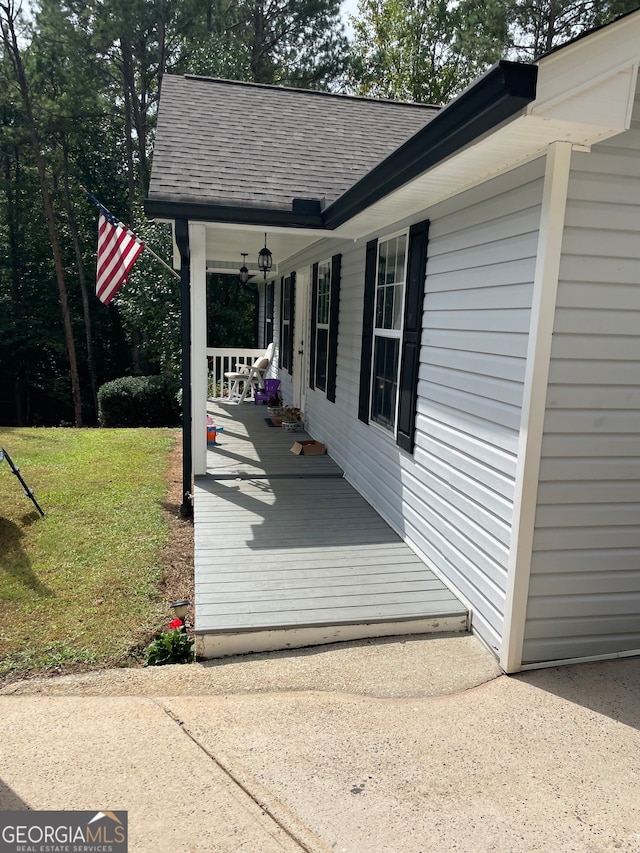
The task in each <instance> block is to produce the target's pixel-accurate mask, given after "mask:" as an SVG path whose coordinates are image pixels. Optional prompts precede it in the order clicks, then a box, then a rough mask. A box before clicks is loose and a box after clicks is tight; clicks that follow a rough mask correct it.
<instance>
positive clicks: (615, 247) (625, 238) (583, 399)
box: [523, 99, 640, 663]
mask: <svg viewBox="0 0 640 853" xmlns="http://www.w3.org/2000/svg"><path fill="white" fill-rule="evenodd" d="M634 119H635V120H634V122H633V124H632V128H631V130H630V131H629V132H627V133H625V134H622V135H621V136H619V137H617V138H614V139H613V140H611V141H609V142H608V143H606V144H602V145H598V146H596V147H595V148H594V149H593V151H592V153H591V154H574V158H573V161H572V171H571V180H570V185H569V199H568V206H567V217H566V226H565V234H564V240H563V255H562V263H561V269H560V281H559V288H558V300H557V309H556V319H555V325H554V340H553V346H552V352H551V365H550V376H549V388H548V395H547V404H546V414H545V426H544V438H543V444H542V460H541V471H540V485H539V493H538V510H537V513H536V530H535V536H534V548H533V557H532V568H531V580H530V592H529V606H528V610H527V623H526V630H525V644H524V655H523V660H524V662H525V663H526V662H538V661H548V660H561V659H565V658H573V657H581V656H589V655H598V654H611V653H616V652H621V651H628V650H632V649H637V648H640V334H639V330H640V103H639V102H638V99H636V106H635V111H634Z"/></svg>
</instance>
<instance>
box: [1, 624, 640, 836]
mask: <svg viewBox="0 0 640 853" xmlns="http://www.w3.org/2000/svg"><path fill="white" fill-rule="evenodd" d="M0 694H1V695H0V808H1V809H3V810H9V809H77V810H79V809H92V810H96V809H101V810H119V809H125V810H127V811H128V818H129V839H130V840H129V850H130V851H132V853H165V851H166V852H167V853H169V851H171V853H175V851H176V850H179V851H193V853H196V851H198V853H199V851H203V853H204V851H207V853H237V851H247V853H271V852H272V851H291V852H292V853H293V852H294V851H296V853H299V851H309V853H316V851H318V853H319V852H320V851H322V853H327V851H338V853H382V851H392V853H440V852H441V851H442V853H449V851H505V853H506V851H509V852H510V853H512V852H513V853H520V851H522V853H532V851H545V853H563V852H564V851H576V853H585V851H594V853H595V851H618V850H622V851H640V784H639V780H640V732H639V728H640V660H639V659H629V658H627V659H622V660H618V661H614V662H606V663H598V664H583V665H578V666H572V667H559V668H556V669H548V670H539V671H535V672H530V673H528V674H524V675H520V676H517V677H506V676H503V675H500V674H499V670H498V669H497V666H496V664H495V661H494V660H493V658H492V656H491V655H490V654H489V653H488V652H487V651H486V650H485V649H484V647H483V646H481V645H480V643H479V642H478V641H476V640H475V638H473V637H470V636H452V637H421V638H403V639H402V640H387V641H380V642H373V641H371V642H360V643H354V644H351V645H341V646H334V647H325V648H315V649H309V650H300V651H297V652H290V653H283V652H280V653H272V654H265V655H258V656H250V657H246V658H235V659H228V660H226V661H216V662H211V663H210V664H203V665H201V664H193V665H191V666H187V667H162V668H159V669H155V670H125V671H123V670H116V671H107V672H103V673H90V674H85V675H81V676H70V677H66V678H58V679H49V680H46V681H38V682H22V683H19V684H14V685H11V686H9V687H7V688H5V689H4V690H3V691H0Z"/></svg>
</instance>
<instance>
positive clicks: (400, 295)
mask: <svg viewBox="0 0 640 853" xmlns="http://www.w3.org/2000/svg"><path fill="white" fill-rule="evenodd" d="M428 242H429V220H428V219H425V220H423V221H422V222H417V223H416V224H415V225H412V226H411V228H410V229H409V234H408V235H407V234H400V235H397V236H394V237H388V238H386V239H385V240H381V241H378V240H369V242H368V243H367V249H366V255H365V275H364V310H363V315H362V352H361V355H360V395H359V401H358V418H359V419H360V420H361V421H363V422H364V423H367V424H368V423H369V422H370V421H372V422H374V423H376V424H378V425H379V426H381V427H383V428H384V429H387V430H389V432H392V433H394V434H395V437H396V442H397V444H398V445H399V447H401V448H402V449H403V450H406V451H408V452H409V453H412V452H413V448H414V443H415V425H416V412H417V405H418V374H419V370H420V341H421V335H422V312H423V307H424V288H425V276H426V267H427V246H428Z"/></svg>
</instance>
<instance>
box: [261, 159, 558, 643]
mask: <svg viewBox="0 0 640 853" xmlns="http://www.w3.org/2000/svg"><path fill="white" fill-rule="evenodd" d="M543 175H544V162H543V161H542V160H540V161H535V162H532V163H529V164H527V165H525V166H523V167H521V168H519V169H517V170H515V171H514V172H511V173H510V174H505V175H501V176H499V177H497V178H494V179H493V180H491V181H489V182H486V183H484V184H482V185H480V186H477V187H475V188H473V189H471V190H469V191H467V192H465V193H463V194H461V195H459V196H457V197H455V198H454V199H451V200H449V201H447V202H445V203H443V204H440V205H438V206H436V207H434V208H433V209H431V210H425V211H424V212H423V213H422V214H421V215H420V216H417V217H413V218H412V219H411V220H410V221H407V222H405V223H394V224H393V225H391V226H390V227H389V228H388V229H386V230H385V231H384V232H381V233H380V234H375V235H368V238H370V237H374V236H375V237H380V238H384V237H385V236H386V235H387V234H392V233H396V232H397V231H398V230H400V229H401V228H403V227H404V226H408V225H409V224H411V223H413V222H414V221H420V220H421V219H425V218H428V219H430V222H431V225H430V236H429V247H428V259H427V279H426V289H425V301H424V320H423V337H422V349H421V360H420V375H419V386H418V405H417V433H416V447H415V450H414V453H413V455H410V454H407V453H405V452H404V451H402V450H400V449H399V448H398V446H397V445H396V443H395V440H394V439H393V437H392V436H391V434H390V433H388V432H386V431H384V430H382V429H379V428H377V427H376V426H374V425H371V424H370V425H366V424H364V423H362V422H361V421H359V420H358V397H359V372H360V353H361V340H362V314H363V281H364V269H365V244H366V239H362V240H360V241H358V242H357V243H343V244H336V243H331V244H329V241H326V243H323V244H322V245H320V246H316V247H315V249H314V250H313V251H312V252H308V253H306V254H305V255H304V256H300V257H298V258H295V259H293V260H292V262H291V269H296V268H299V267H300V266H302V265H303V264H310V263H312V262H314V261H318V260H321V259H322V258H323V257H325V256H329V255H331V254H335V253H336V252H341V253H342V279H341V292H340V315H339V332H338V364H337V379H336V402H335V404H332V403H330V402H328V401H327V400H326V398H325V396H324V394H322V393H319V392H317V391H312V390H310V391H308V392H307V407H306V408H307V411H306V412H305V420H306V422H307V425H308V428H309V430H310V432H311V433H312V434H313V436H314V437H315V438H317V439H319V440H321V441H323V442H325V443H326V444H327V446H328V448H329V452H330V454H331V455H332V456H333V458H334V459H335V460H336V461H337V462H338V464H339V465H340V466H341V467H342V468H343V469H344V471H345V474H346V476H347V478H348V479H349V480H350V482H351V483H352V484H353V485H354V486H355V487H356V488H357V489H358V490H359V491H360V492H361V493H362V494H363V495H364V496H365V497H366V498H367V499H368V500H369V501H370V503H371V504H372V505H373V506H374V507H375V508H376V509H377V510H378V511H379V512H380V513H381V515H382V516H383V517H384V518H385V519H386V520H387V521H388V522H389V523H390V524H391V525H392V527H394V528H395V529H396V530H397V531H398V532H399V533H400V534H401V535H402V536H403V537H404V538H405V540H406V541H407V542H408V543H409V544H410V545H411V546H412V547H413V548H414V549H415V550H416V551H417V552H418V553H420V554H421V555H422V556H423V557H424V558H425V559H426V560H427V562H428V563H429V564H430V565H431V566H432V567H433V568H434V569H435V570H436V571H437V572H438V573H439V574H440V575H441V576H442V577H443V578H444V579H445V580H446V581H447V582H448V583H449V584H450V585H451V586H452V588H453V589H454V590H455V592H456V593H457V594H458V595H460V596H461V597H462V599H463V600H464V601H465V602H466V603H467V604H468V605H469V606H470V607H471V608H472V610H473V624H474V627H475V630H476V631H477V632H478V633H479V634H480V635H481V636H482V637H483V638H484V639H485V641H486V642H487V643H488V644H489V645H490V646H491V647H493V648H494V649H496V651H497V650H498V649H499V647H500V641H501V635H502V628H503V624H502V623H503V616H504V604H505V585H506V572H507V561H508V555H509V548H510V539H511V524H512V514H513V499H514V482H515V473H516V461H517V460H516V455H517V449H518V434H519V427H520V413H521V404H522V395H523V381H524V374H525V360H526V353H527V338H528V329H529V319H530V317H529V315H530V308H531V298H532V289H533V279H534V274H535V259H536V248H537V240H538V228H539V222H540V205H541V199H542V188H543ZM368 238H367V239H368ZM325 247H328V248H325ZM285 274H286V271H285ZM276 303H278V300H277V299H276ZM283 385H284V387H285V389H286V382H283ZM285 393H286V391H285Z"/></svg>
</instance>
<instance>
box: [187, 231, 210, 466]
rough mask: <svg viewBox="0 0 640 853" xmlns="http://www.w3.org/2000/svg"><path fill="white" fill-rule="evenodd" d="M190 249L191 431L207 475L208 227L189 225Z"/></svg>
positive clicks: (195, 456) (195, 457) (196, 454)
mask: <svg viewBox="0 0 640 853" xmlns="http://www.w3.org/2000/svg"><path fill="white" fill-rule="evenodd" d="M189 246H190V249H191V419H192V420H191V430H192V443H193V450H192V453H193V473H194V475H195V476H196V477H197V476H198V475H199V474H206V473H207V381H208V376H207V251H206V226H205V225H204V224H203V223H202V222H191V223H189Z"/></svg>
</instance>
